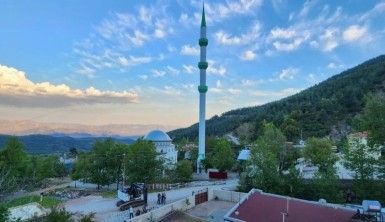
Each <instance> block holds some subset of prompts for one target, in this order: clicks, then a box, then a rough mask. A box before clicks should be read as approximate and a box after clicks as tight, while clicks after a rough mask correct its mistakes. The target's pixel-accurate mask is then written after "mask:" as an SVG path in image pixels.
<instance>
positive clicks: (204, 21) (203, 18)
mask: <svg viewBox="0 0 385 222" xmlns="http://www.w3.org/2000/svg"><path fill="white" fill-rule="evenodd" d="M201 27H206V15H205V3H203V10H202V19H201Z"/></svg>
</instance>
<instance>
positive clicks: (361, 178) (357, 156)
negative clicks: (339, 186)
mask: <svg viewBox="0 0 385 222" xmlns="http://www.w3.org/2000/svg"><path fill="white" fill-rule="evenodd" d="M379 153H380V150H379V148H378V146H374V147H370V146H368V145H367V143H366V142H365V141H363V140H361V139H360V138H357V137H350V138H349V142H348V146H347V147H346V148H345V149H344V165H345V166H346V168H348V169H349V170H351V171H353V172H354V179H355V180H354V184H353V188H354V190H355V192H356V194H357V195H358V196H359V197H365V196H367V195H368V194H369V193H371V191H373V189H374V187H373V186H372V185H373V179H374V175H375V173H376V166H377V165H378V164H379V163H380V162H379V160H380V159H379Z"/></svg>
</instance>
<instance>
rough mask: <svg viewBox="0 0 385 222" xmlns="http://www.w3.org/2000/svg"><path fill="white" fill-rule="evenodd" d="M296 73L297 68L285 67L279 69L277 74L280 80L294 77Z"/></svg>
mask: <svg viewBox="0 0 385 222" xmlns="http://www.w3.org/2000/svg"><path fill="white" fill-rule="evenodd" d="M297 74H298V69H295V68H287V69H283V70H281V72H280V73H279V75H278V76H279V79H280V80H288V79H294V77H295V76H296V75H297Z"/></svg>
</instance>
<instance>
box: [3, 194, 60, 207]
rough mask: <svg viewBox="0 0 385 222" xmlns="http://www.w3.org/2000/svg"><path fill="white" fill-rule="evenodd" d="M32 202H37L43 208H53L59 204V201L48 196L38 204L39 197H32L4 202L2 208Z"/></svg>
mask: <svg viewBox="0 0 385 222" xmlns="http://www.w3.org/2000/svg"><path fill="white" fill-rule="evenodd" d="M32 202H37V203H39V204H40V205H42V206H43V207H45V208H50V207H55V206H57V205H58V204H60V203H61V201H60V200H58V199H56V198H54V197H49V196H46V197H43V201H42V202H40V196H38V195H33V196H25V197H19V198H16V199H13V200H10V201H8V202H5V203H4V204H3V206H5V207H6V208H10V207H16V206H20V205H24V204H29V203H32Z"/></svg>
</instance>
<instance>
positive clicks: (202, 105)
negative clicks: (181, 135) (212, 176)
mask: <svg viewBox="0 0 385 222" xmlns="http://www.w3.org/2000/svg"><path fill="white" fill-rule="evenodd" d="M207 44H208V40H207V38H206V18H205V6H204V5H203V11H202V21H201V36H200V38H199V46H200V49H201V57H200V62H199V63H198V67H199V70H200V84H199V86H198V91H199V150H198V160H197V173H200V172H201V171H202V166H201V162H202V160H204V159H205V138H206V132H205V131H206V122H205V121H206V92H207V89H208V88H207V86H206V69H207V67H208V63H207V61H206V47H207Z"/></svg>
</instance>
